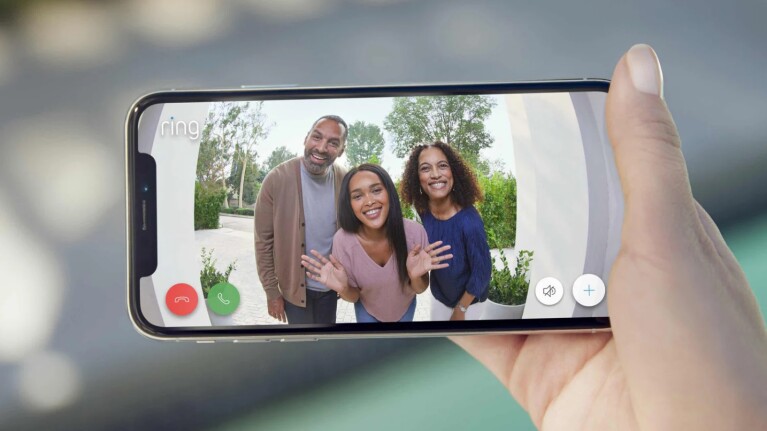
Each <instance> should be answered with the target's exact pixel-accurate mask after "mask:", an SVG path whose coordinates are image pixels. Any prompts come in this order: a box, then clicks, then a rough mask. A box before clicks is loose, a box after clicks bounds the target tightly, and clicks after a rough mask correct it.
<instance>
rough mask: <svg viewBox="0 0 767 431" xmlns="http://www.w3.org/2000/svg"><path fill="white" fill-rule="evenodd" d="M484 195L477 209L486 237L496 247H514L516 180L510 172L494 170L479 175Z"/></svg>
mask: <svg viewBox="0 0 767 431" xmlns="http://www.w3.org/2000/svg"><path fill="white" fill-rule="evenodd" d="M479 185H480V187H481V188H482V192H483V193H484V195H485V199H484V201H483V202H480V203H479V204H478V205H477V210H478V211H479V213H480V215H481V216H482V221H484V223H485V230H486V231H487V237H488V240H489V242H490V243H491V244H497V247H496V248H507V247H514V245H515V243H516V238H517V180H516V179H515V178H514V177H513V176H511V175H510V174H504V173H502V172H496V173H494V174H493V175H492V176H490V177H486V176H483V175H480V176H479Z"/></svg>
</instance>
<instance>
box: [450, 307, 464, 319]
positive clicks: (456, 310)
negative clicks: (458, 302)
mask: <svg viewBox="0 0 767 431" xmlns="http://www.w3.org/2000/svg"><path fill="white" fill-rule="evenodd" d="M450 320H466V313H464V312H463V311H461V309H460V308H458V307H455V308H454V309H453V314H452V315H450Z"/></svg>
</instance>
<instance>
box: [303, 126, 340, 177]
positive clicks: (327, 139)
mask: <svg viewBox="0 0 767 431" xmlns="http://www.w3.org/2000/svg"><path fill="white" fill-rule="evenodd" d="M343 133H344V129H343V126H342V125H341V124H339V123H338V122H336V121H335V120H332V119H329V118H326V119H323V120H320V121H318V122H317V124H315V125H314V127H313V128H312V130H311V131H309V134H308V135H306V139H305V140H304V166H306V170H307V171H309V172H310V173H311V174H313V175H324V174H325V173H327V172H328V168H330V166H332V165H333V162H335V161H336V159H337V158H338V156H340V155H341V154H343V152H344V138H343Z"/></svg>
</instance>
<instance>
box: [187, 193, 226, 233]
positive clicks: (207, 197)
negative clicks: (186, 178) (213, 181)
mask: <svg viewBox="0 0 767 431" xmlns="http://www.w3.org/2000/svg"><path fill="white" fill-rule="evenodd" d="M224 197H226V191H225V190H224V189H212V190H208V189H206V188H204V187H202V186H201V185H200V184H199V183H195V185H194V230H200V229H218V228H219V222H218V211H219V209H220V208H221V204H222V203H223V202H224Z"/></svg>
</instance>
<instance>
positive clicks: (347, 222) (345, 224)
mask: <svg viewBox="0 0 767 431" xmlns="http://www.w3.org/2000/svg"><path fill="white" fill-rule="evenodd" d="M361 171H367V172H372V173H374V174H376V175H377V176H378V178H379V179H380V180H381V182H382V183H383V186H384V189H386V193H388V194H389V216H388V217H387V219H386V222H385V223H384V225H383V228H384V230H385V232H386V239H387V240H388V241H389V245H390V246H391V248H392V250H394V255H395V257H396V259H397V272H398V275H399V280H400V283H402V287H403V288H404V287H405V286H406V285H407V282H408V280H409V277H408V275H407V253H408V251H407V239H406V238H405V222H404V221H403V217H402V206H401V205H400V202H399V196H398V195H397V187H396V186H395V185H394V181H392V179H391V177H390V176H389V173H388V172H386V169H384V168H382V167H380V166H378V165H375V164H372V163H363V164H361V165H359V166H357V167H355V168H352V169H350V170H349V172H347V174H346V175H345V176H344V179H343V181H342V182H341V191H340V193H339V194H340V195H339V196H338V222H339V224H340V225H341V229H343V230H345V231H347V232H352V233H357V232H359V230H360V227H362V222H361V221H359V219H358V218H357V216H355V215H354V211H353V210H352V200H351V196H350V190H349V183H351V180H352V177H353V176H354V175H355V174H357V173H358V172H361Z"/></svg>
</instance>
